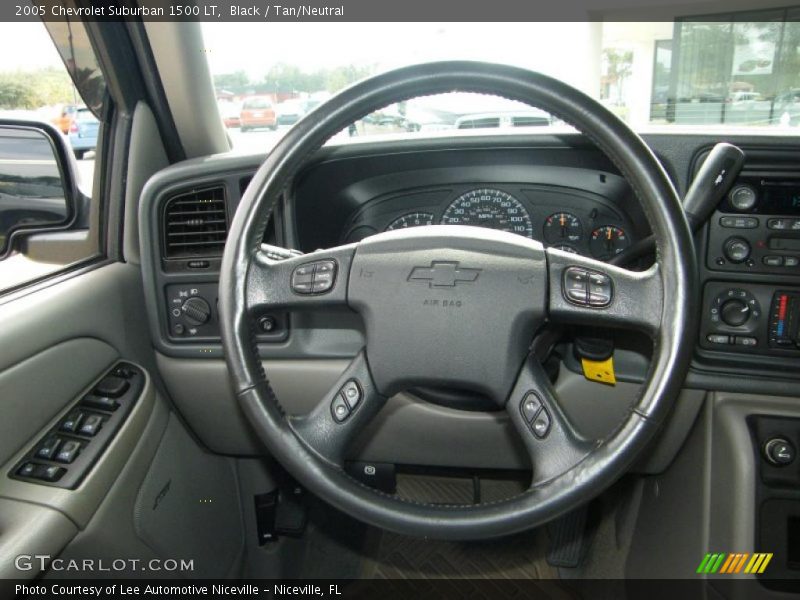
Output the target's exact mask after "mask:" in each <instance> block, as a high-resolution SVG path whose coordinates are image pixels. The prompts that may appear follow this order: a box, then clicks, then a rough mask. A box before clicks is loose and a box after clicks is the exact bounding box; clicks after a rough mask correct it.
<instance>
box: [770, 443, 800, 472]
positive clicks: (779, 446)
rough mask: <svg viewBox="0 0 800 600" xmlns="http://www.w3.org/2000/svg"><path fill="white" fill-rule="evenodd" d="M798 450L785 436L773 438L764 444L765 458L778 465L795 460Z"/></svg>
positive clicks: (783, 465)
mask: <svg viewBox="0 0 800 600" xmlns="http://www.w3.org/2000/svg"><path fill="white" fill-rule="evenodd" d="M796 456H797V452H796V450H795V449H794V446H793V445H792V443H791V442H789V441H788V440H785V439H784V438H772V439H770V440H767V443H766V444H764V458H766V459H767V462H769V463H771V464H773V465H775V466H776V467H785V466H786V465H790V464H792V463H793V462H794V459H795V457H796Z"/></svg>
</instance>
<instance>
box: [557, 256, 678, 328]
mask: <svg viewBox="0 0 800 600" xmlns="http://www.w3.org/2000/svg"><path fill="white" fill-rule="evenodd" d="M547 266H548V277H549V280H550V282H549V283H550V285H549V289H550V292H549V295H550V298H549V300H550V302H549V304H550V308H549V316H550V319H551V320H552V321H553V322H555V323H564V324H575V325H589V326H593V327H611V328H621V329H635V330H638V331H642V332H644V333H646V334H648V335H650V336H651V337H652V336H653V335H655V333H656V332H657V331H658V330H659V328H660V326H661V314H662V306H663V303H664V292H663V288H662V285H661V277H660V274H659V267H658V265H657V264H656V265H653V266H652V267H651V268H650V269H648V270H647V271H641V272H638V271H630V270H628V269H622V268H620V267H615V266H613V265H609V264H607V263H604V262H601V261H599V260H595V259H592V258H587V257H585V256H579V255H577V254H571V253H568V252H564V251H561V250H556V249H553V248H548V249H547Z"/></svg>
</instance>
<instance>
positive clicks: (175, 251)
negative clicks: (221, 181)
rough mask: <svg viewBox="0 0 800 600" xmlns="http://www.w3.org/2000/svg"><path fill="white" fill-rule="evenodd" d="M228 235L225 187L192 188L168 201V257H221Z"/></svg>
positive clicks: (166, 244) (165, 244)
mask: <svg viewBox="0 0 800 600" xmlns="http://www.w3.org/2000/svg"><path fill="white" fill-rule="evenodd" d="M227 235H228V215H227V211H226V210H225V188H224V187H222V186H217V187H209V188H204V189H200V190H192V191H191V192H188V193H186V194H180V195H178V196H173V197H172V198H170V199H169V200H168V201H167V204H166V206H165V207H164V250H165V255H166V257H167V258H185V257H192V256H219V255H221V254H222V249H223V247H224V246H225V238H226V236H227Z"/></svg>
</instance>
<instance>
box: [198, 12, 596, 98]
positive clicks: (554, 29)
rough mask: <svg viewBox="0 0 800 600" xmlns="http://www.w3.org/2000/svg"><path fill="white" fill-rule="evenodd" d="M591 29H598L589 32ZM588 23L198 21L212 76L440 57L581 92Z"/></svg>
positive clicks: (391, 63)
mask: <svg viewBox="0 0 800 600" xmlns="http://www.w3.org/2000/svg"><path fill="white" fill-rule="evenodd" d="M592 28H596V29H597V31H596V32H593V31H592ZM593 33H595V34H596V35H599V25H598V24H591V23H339V24H331V23H203V35H204V38H205V43H206V46H207V56H208V60H209V64H210V66H211V71H212V73H230V72H233V71H238V70H243V71H245V72H247V74H248V75H249V76H250V77H251V78H252V79H256V80H258V79H261V77H262V76H263V75H264V74H265V73H266V71H267V70H268V69H269V67H270V65H272V64H275V63H279V62H283V63H288V64H296V65H298V66H299V67H301V68H304V69H307V70H311V69H314V68H320V67H333V66H336V65H349V64H357V65H358V64H360V65H371V64H377V65H378V68H379V70H383V69H390V68H394V67H399V66H403V65H409V64H413V63H417V62H427V61H431V60H445V59H465V60H485V61H490V62H503V63H509V64H515V65H518V66H523V67H527V68H529V69H534V70H538V71H541V72H544V73H547V74H550V75H554V76H558V77H560V78H562V79H564V80H566V81H567V82H571V83H573V84H574V85H578V86H580V87H583V85H582V84H583V80H584V79H586V76H585V74H584V73H585V72H586V71H587V69H589V68H594V67H593V66H592V65H589V64H588V63H589V62H590V61H589V60H588V57H589V56H592V55H596V54H597V52H596V51H595V52H589V46H587V44H588V43H592V35H593Z"/></svg>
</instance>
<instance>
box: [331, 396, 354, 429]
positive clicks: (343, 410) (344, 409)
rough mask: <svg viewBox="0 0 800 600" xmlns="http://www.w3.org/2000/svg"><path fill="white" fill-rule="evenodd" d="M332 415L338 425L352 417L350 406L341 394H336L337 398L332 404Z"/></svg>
mask: <svg viewBox="0 0 800 600" xmlns="http://www.w3.org/2000/svg"><path fill="white" fill-rule="evenodd" d="M331 413H332V414H333V418H334V420H335V421H336V422H337V423H341V422H342V421H344V420H345V419H346V418H347V417H349V416H350V406H348V404H347V402H346V401H345V399H344V396H343V395H342V394H341V393H339V394H336V398H334V399H333V402H332V403H331Z"/></svg>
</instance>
